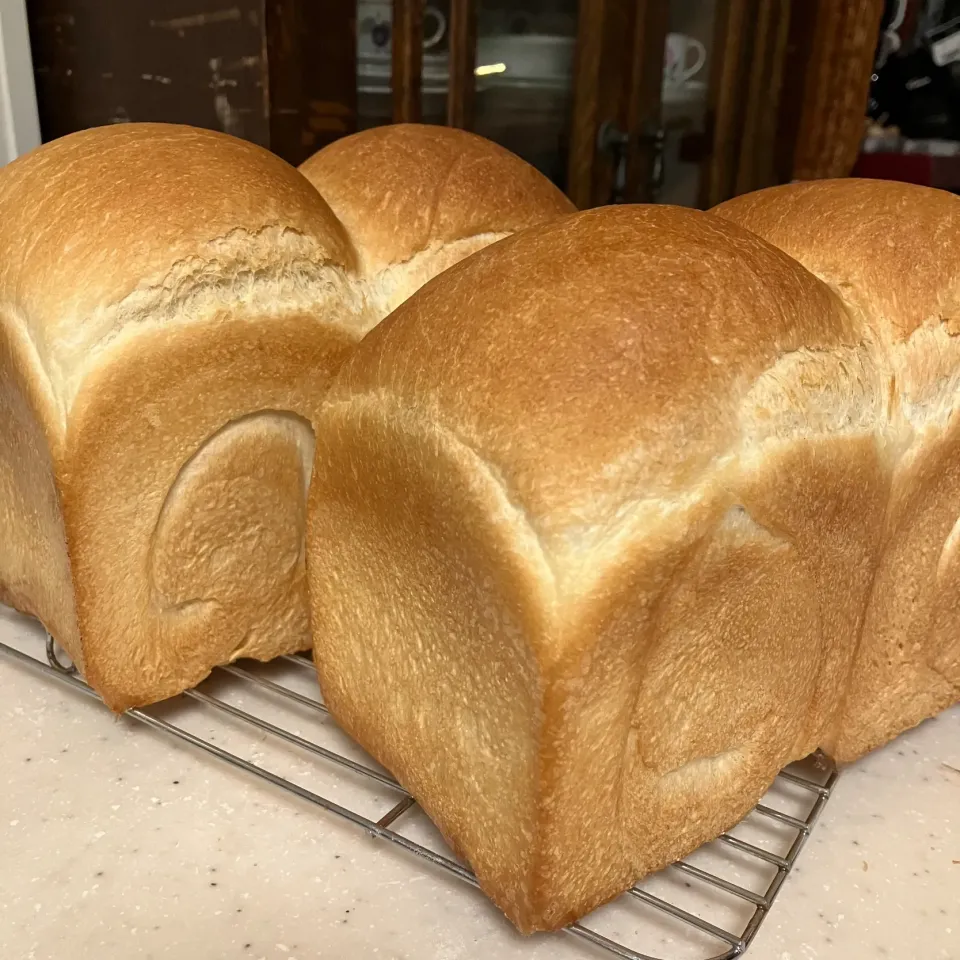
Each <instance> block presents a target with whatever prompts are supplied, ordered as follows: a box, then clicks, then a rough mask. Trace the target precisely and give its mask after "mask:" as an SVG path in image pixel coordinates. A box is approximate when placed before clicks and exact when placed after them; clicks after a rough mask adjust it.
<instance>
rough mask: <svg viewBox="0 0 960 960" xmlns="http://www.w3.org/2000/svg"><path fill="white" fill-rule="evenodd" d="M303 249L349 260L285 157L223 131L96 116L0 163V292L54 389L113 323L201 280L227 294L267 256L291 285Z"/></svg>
mask: <svg viewBox="0 0 960 960" xmlns="http://www.w3.org/2000/svg"><path fill="white" fill-rule="evenodd" d="M258 248H259V249H258ZM307 262H309V263H311V264H323V263H329V264H331V265H335V266H338V267H341V268H348V267H350V266H351V265H352V264H353V262H354V253H353V251H352V249H351V247H350V244H349V241H348V240H347V238H346V235H345V234H344V232H343V229H342V227H341V225H340V224H339V222H338V221H337V219H336V217H334V215H333V214H332V213H331V211H330V209H329V207H328V206H327V205H326V204H325V203H324V201H323V199H322V198H321V197H320V196H319V195H318V194H317V193H316V192H315V191H312V190H311V189H310V187H309V184H308V183H307V182H306V181H305V180H304V179H303V178H302V177H300V176H299V175H298V174H297V172H296V171H295V170H294V169H293V168H292V167H290V166H288V165H287V164H285V163H284V162H283V161H282V160H280V159H279V158H277V157H275V156H273V155H272V154H270V153H268V152H267V151H265V150H262V149H260V148H258V147H255V146H254V145H252V144H249V143H247V142H245V141H242V140H238V139H236V138H233V137H228V136H226V135H224V134H219V133H214V132H212V131H208V130H199V129H194V128H192V127H182V126H177V125H172V124H171V125H165V124H124V125H115V126H110V127H100V128H95V129H92V130H85V131H82V132H80V133H75V134H71V135H70V136H67V137H64V138H62V139H60V140H56V141H54V142H52V143H49V144H46V145H44V146H43V147H40V148H39V149H38V150H36V151H33V152H32V153H30V154H27V155H26V156H24V157H21V158H20V159H19V160H17V161H15V162H14V163H12V164H10V165H9V166H8V167H6V168H4V170H3V175H2V176H0V303H2V304H3V305H4V308H5V312H6V313H7V314H8V317H9V319H12V320H15V319H19V320H20V321H21V322H22V323H23V325H24V327H25V329H26V331H27V334H28V336H29V337H30V339H31V340H32V341H33V343H34V346H35V348H36V350H37V353H38V355H39V357H40V359H41V362H42V363H43V365H44V368H45V369H46V372H47V375H48V377H49V379H50V381H51V388H52V389H53V391H54V392H55V393H56V394H58V395H63V394H68V393H69V390H68V387H67V384H69V383H73V385H74V387H75V384H76V381H77V380H78V379H79V378H80V377H81V376H82V374H80V373H78V368H82V367H83V366H84V365H85V364H86V363H87V362H89V360H90V357H91V354H92V353H93V352H94V349H95V347H96V345H97V344H98V343H99V342H101V341H102V340H103V339H105V338H109V337H111V336H115V335H116V334H117V333H118V332H120V331H122V329H123V327H124V326H125V325H126V324H128V323H136V322H139V321H141V320H143V319H149V318H150V315H151V313H155V312H162V311H163V310H164V308H168V309H169V310H171V311H172V310H173V309H180V310H183V309H184V302H183V301H185V300H186V299H187V295H188V294H190V293H191V292H193V293H196V292H198V291H199V290H201V289H204V290H207V291H219V292H220V293H222V294H224V295H229V292H228V291H226V290H225V289H224V287H225V285H231V284H232V285H236V286H241V287H242V285H243V283H244V281H245V280H247V279H249V278H250V277H251V275H255V272H256V271H257V270H258V269H265V268H266V267H267V266H268V265H269V267H270V268H272V269H273V270H274V271H276V272H278V273H279V274H280V275H282V277H283V279H284V280H286V281H287V283H286V284H282V283H281V286H282V287H283V289H280V290H277V291H276V295H277V296H278V297H279V298H280V299H283V297H284V296H285V295H286V296H288V297H290V298H293V296H294V288H295V287H296V280H297V270H298V267H302V266H303V264H304V263H307ZM287 288H289V289H287ZM174 304H176V306H175V307H174ZM68 402H69V396H65V397H64V398H63V402H62V405H67V404H68Z"/></svg>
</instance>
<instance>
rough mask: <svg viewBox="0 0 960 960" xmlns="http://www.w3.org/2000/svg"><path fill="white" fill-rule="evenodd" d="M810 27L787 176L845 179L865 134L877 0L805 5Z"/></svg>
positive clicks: (880, 6)
mask: <svg viewBox="0 0 960 960" xmlns="http://www.w3.org/2000/svg"><path fill="white" fill-rule="evenodd" d="M810 6H811V14H812V15H815V27H814V35H813V41H812V45H811V50H810V54H809V57H808V61H807V69H806V71H805V75H806V81H805V84H804V97H803V108H802V112H801V114H800V117H799V123H798V131H797V137H796V149H795V152H794V164H793V166H794V169H793V177H794V178H795V179H798V180H807V179H814V178H817V177H845V176H848V175H849V173H850V170H851V169H852V168H853V165H854V163H855V162H856V159H857V154H858V152H859V148H860V143H861V141H862V139H863V133H864V129H865V116H866V107H867V96H868V92H869V88H870V75H871V73H872V70H873V58H874V52H875V51H876V45H877V36H878V34H879V31H880V21H881V18H882V16H883V0H848V2H846V3H842V4H838V3H833V2H829V0H816V2H814V3H811V4H810Z"/></svg>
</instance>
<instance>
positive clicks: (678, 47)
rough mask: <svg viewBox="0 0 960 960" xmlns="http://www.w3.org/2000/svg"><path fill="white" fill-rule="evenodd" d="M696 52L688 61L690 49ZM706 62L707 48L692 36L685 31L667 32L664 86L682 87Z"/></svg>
mask: <svg viewBox="0 0 960 960" xmlns="http://www.w3.org/2000/svg"><path fill="white" fill-rule="evenodd" d="M691 50H692V51H693V52H694V53H695V54H696V59H695V60H694V61H693V63H690V62H689V59H690V56H689V55H690V51H691ZM706 62H707V50H706V48H705V47H704V45H703V44H702V43H701V42H700V41H699V40H697V39H695V38H694V37H688V36H687V35H686V34H685V33H668V34H667V42H666V45H665V47H664V55H663V82H664V84H665V85H666V86H671V87H682V86H683V85H684V84H685V83H689V82H690V81H691V80H692V79H693V78H694V77H695V76H696V75H697V74H698V73H699V72H700V71H701V70H702V69H703V66H704V64H705V63H706Z"/></svg>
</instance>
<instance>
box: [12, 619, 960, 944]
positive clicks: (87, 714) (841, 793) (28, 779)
mask: <svg viewBox="0 0 960 960" xmlns="http://www.w3.org/2000/svg"><path fill="white" fill-rule="evenodd" d="M0 640H4V641H5V642H8V643H9V642H13V643H14V644H15V645H18V646H20V647H21V649H33V650H34V651H36V650H37V649H39V645H40V644H41V643H42V635H41V634H40V633H39V631H38V630H37V629H36V628H35V626H34V625H33V624H32V623H31V622H29V621H27V620H24V619H23V618H20V617H18V616H16V615H15V614H13V613H12V612H10V611H8V610H6V609H5V608H0ZM0 730H2V736H0V958H3V960H88V958H90V960H93V958H96V960H114V958H116V960H147V958H154V960H160V958H178V960H314V958H321V957H322V958H351V960H352V958H366V957H375V958H390V960H394V958H396V960H399V958H410V960H434V958H436V960H473V958H484V960H489V958H496V960H501V958H504V960H578V958H589V957H595V958H598V957H602V956H603V954H596V953H587V952H585V951H584V949H583V947H582V946H581V945H580V944H579V943H578V942H576V941H574V940H573V938H570V937H569V936H564V935H560V936H553V937H539V938H533V939H530V940H523V939H522V938H520V937H518V936H516V935H515V934H514V933H513V932H512V930H511V929H510V928H509V927H508V926H507V924H506V923H505V921H503V920H502V918H500V916H499V915H498V913H497V912H496V911H495V910H494V909H493V908H492V907H491V906H490V905H489V904H488V903H487V902H486V901H485V900H483V898H482V897H480V896H479V895H478V894H476V893H474V892H472V891H471V890H470V889H469V888H467V887H466V886H463V885H460V884H458V883H456V882H455V881H453V880H451V879H450V878H448V877H446V876H445V875H443V874H442V873H440V872H438V871H436V870H433V869H431V868H429V867H427V866H421V865H420V864H419V863H417V862H411V858H410V857H409V856H407V855H405V854H403V853H401V852H400V851H397V850H394V849H392V848H390V847H389V846H388V845H386V844H384V843H383V842H377V841H374V840H372V839H371V838H369V837H367V836H366V835H364V834H363V833H362V832H360V831H357V830H356V829H354V828H352V827H350V826H348V825H346V824H342V823H340V822H339V821H338V820H337V819H336V818H334V817H331V816H329V815H326V814H323V813H322V812H319V811H317V810H315V809H314V808H312V807H310V806H309V805H308V804H306V803H300V802H299V801H297V800H295V799H293V798H290V797H287V796H286V795H285V794H283V793H282V792H281V791H279V790H278V789H277V788H275V787H272V786H271V785H269V784H266V783H258V782H256V781H251V780H250V779H249V778H248V777H246V776H244V775H243V774H242V773H240V772H238V771H235V770H233V769H231V768H229V767H227V766H226V765H223V764H220V763H218V762H216V761H215V760H213V759H212V758H210V757H207V756H204V755H202V754H199V753H197V752H196V751H194V750H192V749H190V748H187V747H184V746H180V745H179V744H177V743H175V742H173V741H171V740H169V739H167V738H164V737H163V736H161V735H159V734H156V733H154V732H152V731H150V730H148V729H146V728H144V727H142V726H141V725H138V724H135V723H134V722H132V721H130V720H117V719H115V718H113V717H111V716H110V715H109V714H108V713H107V712H106V711H105V710H104V709H103V708H102V707H101V706H100V705H99V704H97V703H95V702H93V701H91V700H89V699H87V698H85V697H83V696H81V695H79V694H77V693H75V692H74V691H72V690H70V689H68V688H66V687H64V686H63V685H61V684H59V683H57V682H56V681H54V680H51V679H48V678H45V677H42V676H38V675H36V674H35V673H33V672H32V671H30V670H28V669H26V668H24V667H22V666H19V665H17V664H15V663H13V662H11V661H9V660H8V659H6V658H3V657H2V656H0ZM223 736H224V737H225V738H229V736H231V733H230V731H229V730H227V731H226V732H224V734H223ZM253 758H254V759H256V750H255V751H254V757H253ZM291 762H293V761H291ZM328 789H329V790H333V791H334V795H335V796H339V794H337V793H336V791H337V789H339V788H338V786H337V785H333V786H332V787H329V788H328ZM344 789H346V788H344ZM658 949H659V950H660V951H662V954H663V956H664V957H673V956H676V957H679V958H683V960H686V958H688V957H695V956H696V955H697V954H696V953H695V952H691V950H690V949H689V948H688V947H685V946H684V945H682V944H678V943H676V942H675V941H674V940H673V939H672V938H671V937H670V936H669V935H668V934H665V935H664V936H663V938H662V940H661V946H660V947H659V948H658ZM747 956H748V957H749V958H752V960H858V958H883V957H890V958H896V960H960V709H954V710H952V711H950V712H948V713H946V714H944V715H943V716H941V717H939V718H937V719H936V720H934V721H931V722H929V723H926V724H924V725H922V726H921V727H919V728H918V729H916V730H914V731H911V732H910V733H909V734H907V735H905V736H903V737H901V738H900V739H899V740H898V741H896V742H895V743H893V744H890V745H889V746H888V747H886V748H884V749H882V750H880V751H877V752H876V753H875V754H873V755H871V756H870V757H867V758H865V759H864V760H863V761H861V762H860V763H859V764H857V765H855V766H853V767H852V768H850V769H848V770H846V771H845V772H844V774H843V776H842V777H841V778H840V781H839V784H838V785H837V787H836V790H835V794H834V796H833V798H832V799H831V800H830V802H829V803H828V804H827V806H826V808H825V811H824V813H823V816H822V818H821V820H820V823H819V824H818V826H817V828H816V829H815V831H814V834H813V836H812V838H811V841H810V842H809V844H808V845H807V847H806V849H805V850H804V852H803V854H802V855H801V858H800V861H799V865H798V867H797V868H796V870H795V871H794V874H792V875H791V877H790V878H788V880H787V883H786V885H785V886H784V888H783V890H782V892H781V895H780V899H779V900H778V901H777V903H776V904H775V906H774V909H773V911H772V913H771V915H770V917H769V918H768V920H767V921H766V922H765V924H764V925H763V927H762V928H761V930H760V933H759V935H758V937H757V939H756V941H755V942H754V944H753V946H752V947H751V949H750V951H749V952H748V954H747Z"/></svg>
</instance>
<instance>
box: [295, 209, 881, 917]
mask: <svg viewBox="0 0 960 960" xmlns="http://www.w3.org/2000/svg"><path fill="white" fill-rule="evenodd" d="M867 340H868V338H867V337H866V331H865V329H864V328H863V327H862V325H861V323H860V320H859V319H858V317H857V316H856V315H855V314H853V313H852V312H850V311H847V310H845V309H844V307H843V305H842V304H841V303H840V301H839V300H838V299H837V298H836V296H835V295H834V294H832V293H831V292H830V290H829V289H828V288H827V287H826V286H825V285H823V284H822V283H820V282H819V281H818V280H817V279H816V278H815V277H813V276H812V275H811V274H810V273H808V272H807V271H805V270H804V269H803V268H802V267H801V266H800V265H799V264H797V263H796V261H794V260H791V259H790V258H788V257H786V256H784V255H783V254H782V253H780V252H779V251H777V250H776V249H775V248H774V247H772V246H770V245H769V244H766V243H764V242H763V241H760V240H758V239H757V238H756V237H754V236H752V235H750V234H749V233H747V232H746V231H743V230H741V229H739V228H736V227H733V226H731V225H726V224H723V223H722V221H720V220H719V218H712V217H710V216H708V215H706V214H699V213H695V212H691V211H685V210H679V209H673V208H664V207H658V208H629V207H620V208H608V209H603V210H598V211H592V212H589V213H584V214H578V215H575V216H573V217H569V218H566V219H563V220H560V221H555V222H553V223H551V224H546V225H543V226H540V227H537V228H533V229H531V230H528V231H526V232H524V233H522V234H519V235H517V236H516V237H514V238H511V239H509V240H505V241H502V242H501V243H499V244H497V245H495V246H493V247H491V248H489V249H487V250H485V251H482V252H481V253H478V254H476V255H475V256H474V257H472V258H470V259H469V260H466V261H464V262H462V263H461V264H459V265H458V266H457V267H454V268H452V269H451V270H449V271H448V272H447V273H445V274H443V275H442V276H440V277H438V278H436V279H435V280H433V281H431V282H430V283H428V284H427V285H426V286H425V287H424V288H423V289H422V290H421V291H420V292H419V293H417V294H416V295H415V296H414V297H412V298H411V299H410V300H409V301H407V302H406V303H405V304H404V305H403V306H401V307H400V308H399V309H397V310H396V311H395V312H394V313H393V314H392V315H391V317H389V318H388V319H387V320H386V321H385V322H384V323H383V324H381V325H380V327H379V328H378V329H377V330H375V331H373V332H372V333H371V334H370V335H369V336H368V337H367V338H365V340H364V341H363V342H362V343H361V345H360V346H359V348H358V349H357V350H356V351H355V352H354V354H353V355H352V356H351V358H350V359H349V360H348V361H347V363H346V364H345V365H344V367H343V368H342V369H341V371H340V374H339V375H338V378H337V382H336V385H335V387H334V389H333V391H332V393H331V396H330V401H329V403H328V404H327V405H326V406H325V408H324V410H323V412H322V413H321V416H320V419H319V421H318V446H317V453H316V459H315V466H314V480H313V485H312V488H311V494H310V509H309V521H308V537H307V554H308V581H309V591H310V600H311V615H312V620H313V623H314V647H315V653H316V658H315V659H316V663H317V669H318V675H319V677H320V682H321V686H322V687H323V690H324V694H325V697H326V699H327V703H328V705H329V706H330V708H331V710H332V712H333V713H334V715H335V716H336V717H337V718H338V719H339V720H340V721H341V722H343V723H344V725H345V727H346V729H347V730H348V731H350V732H351V733H353V734H354V736H356V737H357V738H358V739H359V740H360V742H361V743H362V744H363V745H364V746H365V747H366V748H367V749H368V750H370V751H371V752H372V753H373V755H374V756H376V757H378V758H379V759H381V760H382V761H383V762H385V763H386V764H387V765H388V766H389V767H390V769H392V770H393V771H394V772H395V774H396V775H397V776H398V778H399V779H400V781H401V782H402V783H404V784H405V785H406V786H407V787H408V788H409V789H411V790H412V792H413V793H414V795H415V796H416V797H417V799H418V800H419V801H420V803H421V804H422V805H423V806H424V808H425V809H426V810H427V812H428V813H429V814H430V816H431V817H432V818H433V819H434V820H435V821H436V822H437V823H438V825H439V826H440V829H441V830H442V831H443V832H444V834H445V835H446V836H447V837H448V838H449V839H450V840H451V842H452V843H453V844H454V846H455V848H456V849H458V850H459V851H461V852H462V853H463V855H465V856H466V857H467V859H468V860H469V861H470V863H471V864H472V865H473V867H474V869H475V870H476V873H477V876H478V879H479V881H480V883H481V886H483V888H484V889H485V890H486V891H487V892H488V893H489V894H490V896H491V897H492V898H493V899H494V900H495V901H496V902H497V903H498V905H499V906H500V907H501V908H502V909H503V910H504V911H505V912H506V913H507V915H508V916H509V917H510V918H511V919H512V920H513V921H514V923H516V924H517V925H518V927H519V928H520V929H521V930H524V931H532V930H537V929H550V928H555V927H559V926H562V925H564V924H566V923H568V922H569V921H571V920H573V919H575V918H577V917H579V916H582V915H583V914H584V913H586V912H588V911H589V910H591V909H592V908H594V907H595V906H597V905H599V904H600V903H602V902H603V901H605V900H607V899H610V898H612V897H614V896H616V895H617V894H618V893H620V892H621V891H622V890H623V889H624V888H625V887H626V886H628V885H629V884H630V883H632V882H633V881H634V880H636V879H637V878H638V877H639V876H642V875H643V874H645V873H649V872H651V871H653V870H656V869H658V868H659V867H662V866H664V865H665V864H666V863H669V862H670V861H672V860H675V859H676V858H678V857H681V856H683V855H684V854H686V853H688V852H689V851H690V850H692V849H694V848H695V847H696V846H698V845H699V844H700V843H702V842H703V841H705V840H707V839H709V838H711V837H713V836H716V834H717V833H719V832H721V831H722V830H724V829H726V828H727V827H729V826H730V825H732V824H733V823H735V822H736V821H737V820H738V819H739V818H740V817H741V816H742V815H743V814H744V813H745V812H746V811H747V810H748V809H749V808H750V806H751V805H753V804H754V803H755V802H756V801H757V800H758V799H759V797H760V796H761V794H762V793H763V792H764V790H765V789H766V788H767V787H768V785H769V783H770V782H771V781H772V779H773V777H774V776H775V775H776V773H777V771H778V770H779V769H780V768H781V767H782V766H783V765H785V764H786V763H788V762H789V761H790V760H793V759H795V758H798V757H800V756H803V755H805V754H806V753H808V752H810V751H811V750H812V749H813V748H814V747H815V746H816V745H817V744H818V743H820V742H821V741H822V739H823V738H824V737H825V735H826V732H827V731H829V730H830V729H831V727H832V725H833V724H834V722H835V720H836V716H837V713H838V710H839V709H840V704H841V699H842V695H843V692H844V682H845V680H846V678H847V676H848V673H849V667H850V663H851V660H852V658H853V656H854V650H855V642H856V637H857V635H858V633H859V629H860V624H861V620H862V616H863V611H864V608H865V606H866V603H867V597H868V594H869V591H870V586H871V582H872V574H873V571H874V570H875V567H876V559H877V554H878V551H879V549H880V539H881V532H882V527H883V521H884V510H885V506H886V498H887V491H888V486H889V481H890V472H889V467H890V460H889V457H888V456H887V455H886V451H885V447H884V443H883V442H882V439H881V435H882V425H883V413H884V409H885V408H884V399H885V396H886V394H885V385H886V382H885V379H884V376H883V373H884V368H883V356H882V354H878V353H877V352H876V350H875V349H874V347H873V346H872V345H871V344H870V343H869V342H866V341H867ZM450 771H453V774H452V775H450ZM489 797H497V798H498V803H497V804H496V806H495V807H491V805H490V804H488V802H487V798H489Z"/></svg>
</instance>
